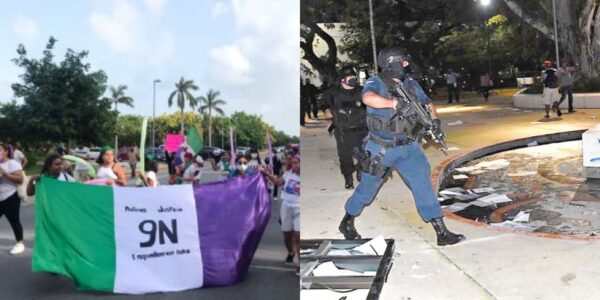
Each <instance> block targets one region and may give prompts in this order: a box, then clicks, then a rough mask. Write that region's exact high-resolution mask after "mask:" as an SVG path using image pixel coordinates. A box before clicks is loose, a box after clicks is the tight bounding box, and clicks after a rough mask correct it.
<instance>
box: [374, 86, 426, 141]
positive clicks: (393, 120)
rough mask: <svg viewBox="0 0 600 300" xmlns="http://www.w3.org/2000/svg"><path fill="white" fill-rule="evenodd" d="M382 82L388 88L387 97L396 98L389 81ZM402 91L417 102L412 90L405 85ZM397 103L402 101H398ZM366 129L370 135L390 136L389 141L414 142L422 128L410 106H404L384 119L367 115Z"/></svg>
mask: <svg viewBox="0 0 600 300" xmlns="http://www.w3.org/2000/svg"><path fill="white" fill-rule="evenodd" d="M382 80H383V81H384V83H385V85H386V87H387V88H388V93H389V95H392V97H394V98H398V95H396V92H395V91H393V90H392V89H391V81H389V80H387V81H386V80H385V79H384V78H382ZM406 80H413V79H406ZM404 90H405V91H406V92H407V94H408V95H409V97H411V98H412V99H414V100H415V101H419V100H418V99H417V95H416V94H415V93H414V91H413V89H412V88H409V87H407V85H405V86H404ZM399 101H403V100H401V99H399ZM367 127H368V128H369V132H370V133H372V134H375V135H376V136H379V137H382V136H386V135H392V139H391V140H393V141H398V140H410V141H414V140H416V139H417V138H418V137H419V135H420V134H421V133H422V131H423V129H424V128H423V126H422V125H421V124H420V123H419V122H418V117H417V114H416V111H415V109H414V107H412V106H411V105H406V106H405V107H404V108H403V109H402V110H401V111H394V112H393V114H391V115H389V116H385V117H384V116H380V115H376V114H373V113H368V114H367Z"/></svg>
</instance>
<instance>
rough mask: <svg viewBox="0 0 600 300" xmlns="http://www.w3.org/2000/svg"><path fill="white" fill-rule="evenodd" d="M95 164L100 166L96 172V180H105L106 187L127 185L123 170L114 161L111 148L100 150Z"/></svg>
mask: <svg viewBox="0 0 600 300" xmlns="http://www.w3.org/2000/svg"><path fill="white" fill-rule="evenodd" d="M96 163H98V164H99V165H100V168H99V169H98V172H96V179H106V185H113V184H116V185H119V186H126V185H127V176H125V170H124V169H123V167H121V165H119V164H118V163H117V162H116V161H115V156H114V152H113V148H112V147H109V146H105V147H102V148H100V156H98V159H97V160H96Z"/></svg>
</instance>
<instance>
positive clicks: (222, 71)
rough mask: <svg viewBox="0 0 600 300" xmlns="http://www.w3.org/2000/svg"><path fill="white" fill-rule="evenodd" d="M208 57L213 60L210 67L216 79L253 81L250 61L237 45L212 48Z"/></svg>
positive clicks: (239, 82)
mask: <svg viewBox="0 0 600 300" xmlns="http://www.w3.org/2000/svg"><path fill="white" fill-rule="evenodd" d="M210 57H211V59H212V60H213V67H212V68H211V69H212V72H213V75H214V76H215V77H216V78H217V79H219V80H222V81H225V82H228V83H234V84H248V83H251V82H252V81H253V79H252V77H251V76H250V70H251V65H250V62H249V61H248V59H247V58H246V57H245V56H244V54H242V52H241V51H240V48H239V47H238V46H237V45H228V46H223V47H218V48H214V49H212V50H211V51H210Z"/></svg>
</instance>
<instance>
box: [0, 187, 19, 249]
mask: <svg viewBox="0 0 600 300" xmlns="http://www.w3.org/2000/svg"><path fill="white" fill-rule="evenodd" d="M20 211H21V198H19V195H18V194H17V192H15V193H14V194H12V195H11V196H10V197H8V198H7V199H6V200H4V201H0V218H2V216H3V215H6V218H7V219H8V223H10V227H11V228H12V230H13V233H14V234H15V240H16V241H17V242H19V241H22V240H23V225H21V220H20V217H19V213H20Z"/></svg>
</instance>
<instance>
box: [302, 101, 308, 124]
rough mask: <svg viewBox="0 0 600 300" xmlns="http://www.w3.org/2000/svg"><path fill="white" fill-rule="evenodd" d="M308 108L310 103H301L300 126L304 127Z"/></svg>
mask: <svg viewBox="0 0 600 300" xmlns="http://www.w3.org/2000/svg"><path fill="white" fill-rule="evenodd" d="M307 106H308V102H305V101H300V126H304V116H306V107H307ZM309 117H310V116H309Z"/></svg>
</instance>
